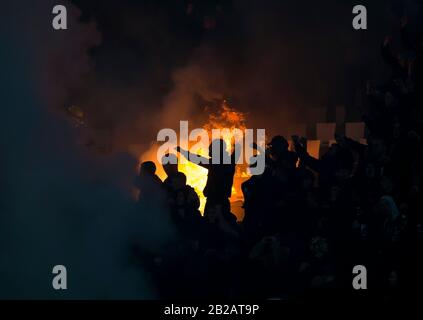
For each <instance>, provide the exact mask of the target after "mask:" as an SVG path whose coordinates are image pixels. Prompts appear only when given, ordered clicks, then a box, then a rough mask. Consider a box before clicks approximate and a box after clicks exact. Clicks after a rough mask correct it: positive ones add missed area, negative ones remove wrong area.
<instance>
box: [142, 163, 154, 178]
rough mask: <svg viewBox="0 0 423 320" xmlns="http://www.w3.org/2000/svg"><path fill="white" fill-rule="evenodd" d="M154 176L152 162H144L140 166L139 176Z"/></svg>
mask: <svg viewBox="0 0 423 320" xmlns="http://www.w3.org/2000/svg"><path fill="white" fill-rule="evenodd" d="M155 174H156V165H155V164H154V162H153V161H145V162H143V163H141V165H140V176H153V175H155Z"/></svg>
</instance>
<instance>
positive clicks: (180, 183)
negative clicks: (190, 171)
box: [172, 172, 187, 190]
mask: <svg viewBox="0 0 423 320" xmlns="http://www.w3.org/2000/svg"><path fill="white" fill-rule="evenodd" d="M186 184H187V176H186V175H185V174H184V173H183V172H177V173H175V175H174V176H173V179H172V187H173V189H175V190H179V189H181V188H183V187H185V186H186Z"/></svg>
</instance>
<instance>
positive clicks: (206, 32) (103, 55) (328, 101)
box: [74, 0, 417, 149]
mask: <svg viewBox="0 0 423 320" xmlns="http://www.w3.org/2000/svg"><path fill="white" fill-rule="evenodd" d="M74 2H75V3H77V4H78V6H79V7H80V8H81V9H82V10H83V11H84V12H86V13H87V16H94V17H97V18H98V19H99V27H100V28H101V30H104V39H103V40H104V42H103V44H102V45H101V46H100V47H99V48H98V50H97V51H95V53H94V54H93V57H94V59H95V61H96V62H97V63H98V65H97V68H96V75H95V76H96V79H97V81H96V84H95V85H93V87H92V88H91V89H90V90H89V93H86V94H85V95H84V96H83V97H81V101H82V103H81V104H83V105H84V106H85V107H86V108H87V109H89V110H90V111H91V113H92V118H93V122H95V123H97V122H111V123H113V127H114V128H115V130H114V134H115V141H114V142H115V147H116V148H122V149H125V148H127V146H128V145H130V144H142V145H144V146H148V143H149V142H150V141H152V140H155V134H156V133H157V131H158V130H159V129H161V128H163V127H168V126H171V127H175V126H177V124H178V121H179V120H186V119H189V120H191V122H192V123H193V125H196V124H197V123H201V121H200V120H201V115H202V113H203V112H204V106H205V105H206V104H207V103H208V102H209V101H210V100H212V101H213V100H214V99H219V98H229V99H230V100H231V102H232V105H233V106H234V107H235V108H237V109H239V110H240V111H242V112H245V113H247V114H248V116H247V126H248V127H250V128H266V129H267V130H268V131H269V134H276V133H284V131H285V130H284V129H285V128H286V127H287V126H290V125H292V123H307V122H309V121H311V120H313V119H310V117H311V116H307V115H308V114H310V115H312V114H314V113H313V111H310V110H313V109H316V108H328V109H330V108H334V107H335V106H338V105H345V106H346V107H347V110H348V112H347V116H348V117H349V119H351V120H359V118H358V117H359V115H358V111H357V110H356V100H357V98H356V97H357V92H359V91H362V89H363V88H364V87H365V84H366V82H367V80H373V82H374V83H376V82H379V80H380V79H373V78H374V76H373V75H378V74H380V69H381V68H382V67H383V64H382V62H381V59H380V58H379V55H378V47H379V44H380V42H381V41H383V38H384V36H385V34H393V33H395V32H397V30H398V26H399V18H400V16H401V15H402V14H409V15H411V18H412V19H415V20H416V18H417V17H416V16H415V15H412V14H411V13H413V12H417V9H416V8H415V7H416V4H415V3H416V1H413V0H407V1H396V0H393V1H383V0H376V1H362V2H361V4H364V5H366V7H367V8H368V19H369V29H368V30H366V31H356V30H354V29H353V28H352V25H351V22H352V18H353V15H352V8H353V6H354V5H356V4H357V3H356V2H355V1H352V0H343V1H339V0H329V1H324V3H323V2H321V1H305V0H304V1H271V0H267V1H262V0H253V1H247V2H246V1H237V0H228V1H219V0H204V1H186V2H184V1H175V2H154V3H153V2H151V1H137V2H133V1H129V0H126V1H125V0H123V1H119V4H116V1H94V2H91V4H88V3H87V2H84V1H78V0H74ZM188 2H192V3H193V5H192V6H191V9H190V10H187V7H186V4H187V3H188ZM210 21H213V23H210ZM146 119H148V120H147V121H146ZM329 120H330V119H329Z"/></svg>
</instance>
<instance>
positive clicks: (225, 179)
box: [176, 139, 237, 219]
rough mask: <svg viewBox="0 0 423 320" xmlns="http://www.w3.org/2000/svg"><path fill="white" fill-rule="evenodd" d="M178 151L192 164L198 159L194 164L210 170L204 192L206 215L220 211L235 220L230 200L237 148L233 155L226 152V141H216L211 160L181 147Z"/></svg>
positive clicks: (213, 142)
mask: <svg viewBox="0 0 423 320" xmlns="http://www.w3.org/2000/svg"><path fill="white" fill-rule="evenodd" d="M176 150H177V151H178V152H180V153H181V154H182V155H183V156H184V157H185V158H187V159H188V160H189V161H191V162H194V161H193V159H194V158H196V161H195V162H194V163H196V164H198V165H200V166H202V167H203V168H205V169H207V170H208V174H207V183H206V186H205V188H204V190H203V194H204V196H205V197H206V198H207V202H206V207H205V209H204V215H205V216H207V215H208V213H209V212H210V210H220V211H221V212H222V214H223V216H224V217H226V218H228V219H234V218H235V216H233V215H232V214H231V211H230V210H231V208H230V202H229V198H230V197H231V194H232V184H233V180H234V175H235V167H236V162H237V158H236V153H235V150H236V148H234V152H233V153H232V154H229V153H228V152H227V151H226V143H225V141H224V140H223V139H215V140H213V141H212V143H211V144H210V146H209V155H211V158H210V159H208V158H205V157H202V156H200V155H196V154H192V153H191V152H189V151H187V150H183V149H181V148H180V147H179V146H178V147H177V148H176ZM216 153H217V154H216ZM228 160H229V161H228ZM198 162H199V163H198Z"/></svg>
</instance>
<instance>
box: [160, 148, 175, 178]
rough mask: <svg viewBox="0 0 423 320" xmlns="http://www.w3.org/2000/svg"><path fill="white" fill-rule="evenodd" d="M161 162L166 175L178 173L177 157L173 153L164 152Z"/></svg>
mask: <svg viewBox="0 0 423 320" xmlns="http://www.w3.org/2000/svg"><path fill="white" fill-rule="evenodd" d="M161 163H162V166H163V170H164V171H165V172H166V174H167V176H168V177H170V176H173V175H175V174H176V173H178V157H177V156H176V155H175V154H173V153H171V154H169V153H167V154H165V155H164V156H163V158H162V160H161Z"/></svg>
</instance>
